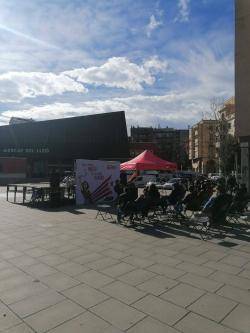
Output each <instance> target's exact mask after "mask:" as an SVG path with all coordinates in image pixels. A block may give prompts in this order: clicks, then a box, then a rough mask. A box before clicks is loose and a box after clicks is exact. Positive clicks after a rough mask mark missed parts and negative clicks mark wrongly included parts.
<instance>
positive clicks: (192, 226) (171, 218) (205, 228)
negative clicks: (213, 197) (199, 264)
mask: <svg viewBox="0 0 250 333" xmlns="http://www.w3.org/2000/svg"><path fill="white" fill-rule="evenodd" d="M247 205H248V202H247V201H246V203H245V208H247ZM101 206H102V207H100V208H101V209H98V212H97V217H98V216H100V217H101V218H102V219H103V220H114V218H113V214H115V208H114V206H112V205H107V204H106V205H101ZM181 208H182V209H181ZM202 208H203V207H202V206H201V207H200V209H198V208H197V209H196V210H189V209H186V207H185V206H181V205H180V204H177V205H169V206H168V207H167V209H166V211H163V210H162V207H161V206H160V205H152V206H151V207H150V209H149V211H148V214H147V215H146V216H144V215H142V214H140V213H137V212H120V211H118V212H117V209H116V214H117V215H116V216H117V217H118V221H119V222H121V223H123V224H125V225H131V224H132V225H135V224H142V223H144V224H146V223H150V224H155V223H164V224H165V223H167V224H179V225H181V226H182V227H185V228H186V229H187V230H189V232H196V233H198V234H199V235H200V237H201V238H202V239H207V238H208V237H210V236H211V234H212V231H214V230H215V229H216V230H217V231H218V230H220V229H221V228H220V227H221V226H220V225H219V224H215V225H213V224H212V223H211V216H209V215H208V214H206V213H202ZM218 211H219V212H220V216H223V215H224V216H225V217H226V219H225V222H226V223H230V224H235V223H237V224H239V223H241V224H242V223H245V225H247V224H248V216H247V215H246V213H244V212H243V211H242V212H236V211H233V210H232V203H231V202H230V201H227V202H226V203H224V205H221V206H220V207H219V209H218ZM244 214H245V215H244Z"/></svg>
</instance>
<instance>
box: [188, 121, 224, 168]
mask: <svg viewBox="0 0 250 333" xmlns="http://www.w3.org/2000/svg"><path fill="white" fill-rule="evenodd" d="M217 125H218V121H217V120H212V119H210V120H201V121H200V122H199V123H197V124H195V125H194V126H192V127H191V128H190V129H189V160H190V161H191V163H192V169H193V170H194V171H196V172H199V173H203V174H207V173H214V172H216V170H217V161H216V148H215V143H216V130H217Z"/></svg>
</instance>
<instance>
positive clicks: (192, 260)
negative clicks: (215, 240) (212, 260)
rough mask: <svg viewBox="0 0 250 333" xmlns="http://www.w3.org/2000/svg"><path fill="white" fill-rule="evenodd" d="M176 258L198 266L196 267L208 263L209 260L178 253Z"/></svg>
mask: <svg viewBox="0 0 250 333" xmlns="http://www.w3.org/2000/svg"><path fill="white" fill-rule="evenodd" d="M174 258H176V259H179V260H181V261H184V262H190V263H192V264H196V265H202V264H204V263H205V262H207V261H208V259H206V258H202V257H196V256H192V255H190V254H186V253H178V254H176V255H175V256H174Z"/></svg>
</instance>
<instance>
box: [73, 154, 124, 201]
mask: <svg viewBox="0 0 250 333" xmlns="http://www.w3.org/2000/svg"><path fill="white" fill-rule="evenodd" d="M75 174H76V204H77V205H81V204H92V203H96V202H100V201H112V200H114V199H115V197H116V194H115V191H114V185H115V181H116V180H117V179H120V163H119V162H113V161H111V162H110V161H100V160H83V159H78V160H76V163H75Z"/></svg>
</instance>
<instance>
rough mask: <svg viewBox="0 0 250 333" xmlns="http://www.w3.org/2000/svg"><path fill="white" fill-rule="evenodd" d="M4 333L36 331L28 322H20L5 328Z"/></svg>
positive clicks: (31, 332)
mask: <svg viewBox="0 0 250 333" xmlns="http://www.w3.org/2000/svg"><path fill="white" fill-rule="evenodd" d="M4 333H34V331H33V330H32V329H31V328H30V327H29V326H27V325H26V324H20V325H17V326H14V327H12V328H9V329H7V330H4Z"/></svg>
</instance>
